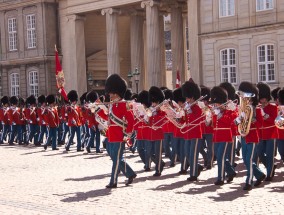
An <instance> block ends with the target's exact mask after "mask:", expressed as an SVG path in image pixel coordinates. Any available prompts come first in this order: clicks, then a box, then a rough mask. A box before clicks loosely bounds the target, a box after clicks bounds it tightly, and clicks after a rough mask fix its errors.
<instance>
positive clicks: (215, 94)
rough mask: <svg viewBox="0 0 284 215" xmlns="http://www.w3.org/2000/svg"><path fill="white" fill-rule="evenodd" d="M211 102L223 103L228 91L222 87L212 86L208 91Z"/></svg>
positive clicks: (225, 100)
mask: <svg viewBox="0 0 284 215" xmlns="http://www.w3.org/2000/svg"><path fill="white" fill-rule="evenodd" d="M210 99H211V103H218V104H223V103H225V102H227V101H228V93H227V91H226V90H225V89H224V88H222V87H213V88H212V89H211V91H210Z"/></svg>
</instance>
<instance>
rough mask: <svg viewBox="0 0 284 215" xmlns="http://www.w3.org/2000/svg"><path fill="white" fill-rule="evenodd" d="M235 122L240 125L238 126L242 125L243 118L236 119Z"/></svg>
mask: <svg viewBox="0 0 284 215" xmlns="http://www.w3.org/2000/svg"><path fill="white" fill-rule="evenodd" d="M235 121H236V122H237V125H238V124H241V122H242V118H241V117H240V116H238V117H237V118H236V119H235Z"/></svg>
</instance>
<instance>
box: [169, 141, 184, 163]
mask: <svg viewBox="0 0 284 215" xmlns="http://www.w3.org/2000/svg"><path fill="white" fill-rule="evenodd" d="M182 141H183V142H184V139H183V138H179V137H173V141H172V151H171V157H170V159H171V164H175V163H176V161H177V158H179V159H180V160H181V158H180V154H179V151H178V149H179V148H180V144H181V142H182ZM182 151H183V150H182Z"/></svg>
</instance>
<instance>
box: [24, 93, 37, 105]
mask: <svg viewBox="0 0 284 215" xmlns="http://www.w3.org/2000/svg"><path fill="white" fill-rule="evenodd" d="M26 102H27V104H30V105H32V104H36V98H35V96H34V95H31V96H29V97H28V98H27V100H26Z"/></svg>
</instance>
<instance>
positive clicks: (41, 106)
mask: <svg viewBox="0 0 284 215" xmlns="http://www.w3.org/2000/svg"><path fill="white" fill-rule="evenodd" d="M37 103H38V108H37V116H38V118H37V121H38V125H39V136H38V145H37V146H40V144H41V143H43V138H44V136H45V137H47V128H46V122H45V121H44V118H43V115H42V114H43V112H44V111H45V107H46V102H45V96H44V95H40V96H39V97H38V98H37Z"/></svg>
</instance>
